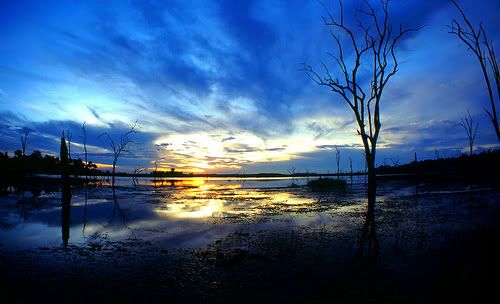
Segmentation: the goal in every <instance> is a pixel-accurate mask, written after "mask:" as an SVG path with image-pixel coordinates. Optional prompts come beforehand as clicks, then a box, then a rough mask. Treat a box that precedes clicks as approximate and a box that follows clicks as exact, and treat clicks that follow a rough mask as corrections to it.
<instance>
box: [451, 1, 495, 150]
mask: <svg viewBox="0 0 500 304" xmlns="http://www.w3.org/2000/svg"><path fill="white" fill-rule="evenodd" d="M451 2H452V3H453V5H454V6H455V7H456V8H457V10H458V12H459V13H460V16H461V17H462V21H461V22H462V23H461V22H459V21H458V20H456V19H453V20H452V22H451V26H450V31H449V33H450V34H453V35H456V36H457V37H458V38H459V39H460V40H461V41H462V42H463V43H464V44H465V45H466V46H467V47H468V48H469V49H470V50H471V51H472V53H473V54H474V56H476V58H477V60H478V61H479V65H480V67H481V71H482V73H483V77H484V81H485V82H486V88H487V90H488V96H489V99H490V109H489V110H488V109H486V108H484V110H485V111H486V113H487V114H488V116H489V118H490V120H491V123H492V124H493V127H494V128H495V133H496V135H497V139H498V141H500V127H499V125H498V116H497V111H496V103H498V102H499V100H500V75H499V70H498V63H497V58H496V56H495V49H494V48H493V41H492V40H488V36H487V35H486V31H485V30H484V27H483V25H482V24H479V27H478V28H474V26H473V25H472V23H471V21H470V20H469V18H467V16H466V15H465V13H464V11H463V10H462V8H461V7H460V6H459V5H458V3H457V2H456V1H455V0H451ZM491 77H493V80H492V79H491ZM493 82H494V83H495V85H496V89H497V92H496V94H497V96H496V98H495V93H493V84H492V83H493Z"/></svg>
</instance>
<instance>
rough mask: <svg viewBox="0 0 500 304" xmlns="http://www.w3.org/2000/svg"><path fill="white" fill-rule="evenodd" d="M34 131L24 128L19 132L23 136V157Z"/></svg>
mask: <svg viewBox="0 0 500 304" xmlns="http://www.w3.org/2000/svg"><path fill="white" fill-rule="evenodd" d="M33 131H34V130H33V129H30V128H27V127H22V128H21V129H19V130H18V132H19V135H20V136H21V150H22V151H23V155H26V147H27V146H28V136H29V135H30V134H31V133H32V132H33Z"/></svg>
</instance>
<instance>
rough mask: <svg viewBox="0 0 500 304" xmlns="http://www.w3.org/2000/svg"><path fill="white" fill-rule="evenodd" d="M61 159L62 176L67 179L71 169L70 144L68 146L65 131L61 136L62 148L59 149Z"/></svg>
mask: <svg viewBox="0 0 500 304" xmlns="http://www.w3.org/2000/svg"><path fill="white" fill-rule="evenodd" d="M59 159H60V160H61V176H62V177H63V178H64V179H66V178H67V177H68V171H69V153H68V146H66V139H65V137H64V131H63V132H62V136H61V148H60V150H59Z"/></svg>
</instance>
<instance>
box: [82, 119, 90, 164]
mask: <svg viewBox="0 0 500 304" xmlns="http://www.w3.org/2000/svg"><path fill="white" fill-rule="evenodd" d="M86 125H87V122H86V121H84V122H83V124H82V140H83V152H84V153H85V164H88V161H89V159H88V155H87V129H86V128H85V127H86Z"/></svg>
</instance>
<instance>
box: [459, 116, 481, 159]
mask: <svg viewBox="0 0 500 304" xmlns="http://www.w3.org/2000/svg"><path fill="white" fill-rule="evenodd" d="M458 124H459V125H460V126H461V127H462V128H464V130H465V133H467V140H468V142H469V150H470V155H472V151H474V140H475V139H476V134H477V128H478V127H479V123H475V124H474V119H473V118H472V115H471V114H470V111H469V110H467V116H464V117H461V118H460V122H459V123H458Z"/></svg>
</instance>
